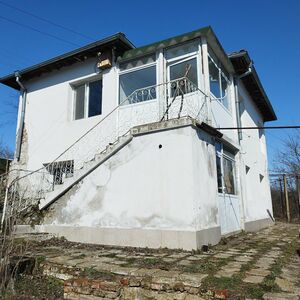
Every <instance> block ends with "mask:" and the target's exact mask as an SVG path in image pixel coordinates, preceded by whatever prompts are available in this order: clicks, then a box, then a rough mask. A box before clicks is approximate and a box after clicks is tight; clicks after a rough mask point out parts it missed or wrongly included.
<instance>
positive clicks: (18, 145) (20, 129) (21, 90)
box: [15, 71, 27, 161]
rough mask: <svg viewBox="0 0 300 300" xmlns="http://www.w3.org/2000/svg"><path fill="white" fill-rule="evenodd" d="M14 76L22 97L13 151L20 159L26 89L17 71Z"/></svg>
mask: <svg viewBox="0 0 300 300" xmlns="http://www.w3.org/2000/svg"><path fill="white" fill-rule="evenodd" d="M15 77H16V82H17V83H18V85H19V86H20V93H21V95H22V97H21V101H22V103H21V115H20V122H19V126H18V133H17V143H16V152H15V158H16V159H17V160H18V161H19V160H20V155H21V145H22V136H23V129H24V119H25V109H26V98H27V90H26V88H25V87H24V85H23V83H22V82H21V80H20V78H21V75H20V73H19V72H18V71H17V72H15Z"/></svg>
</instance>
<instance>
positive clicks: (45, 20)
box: [0, 1, 94, 41]
mask: <svg viewBox="0 0 300 300" xmlns="http://www.w3.org/2000/svg"><path fill="white" fill-rule="evenodd" d="M0 4H2V5H4V6H7V7H10V8H12V9H15V10H17V11H20V12H22V13H23V14H26V15H28V16H31V17H33V18H36V19H38V20H40V21H43V22H46V23H48V24H51V25H53V26H56V27H58V28H61V29H63V30H66V31H69V32H71V33H73V34H77V35H78V36H81V37H83V38H85V39H88V40H90V41H93V40H94V39H93V38H92V37H90V36H88V35H85V34H83V33H80V32H78V31H75V30H73V29H71V28H68V27H65V26H63V25H60V24H58V23H55V22H53V21H51V20H48V19H45V18H42V17H40V16H37V15H35V14H33V13H30V12H28V11H26V10H23V9H21V8H18V7H16V6H13V5H11V4H8V3H5V2H3V1H0Z"/></svg>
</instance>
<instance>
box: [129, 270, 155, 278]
mask: <svg viewBox="0 0 300 300" xmlns="http://www.w3.org/2000/svg"><path fill="white" fill-rule="evenodd" d="M157 271H159V269H144V268H140V269H137V270H134V271H131V272H130V275H131V276H136V277H147V276H152V274H154V273H155V272H157Z"/></svg>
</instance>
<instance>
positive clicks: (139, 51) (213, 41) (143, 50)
mask: <svg viewBox="0 0 300 300" xmlns="http://www.w3.org/2000/svg"><path fill="white" fill-rule="evenodd" d="M200 37H205V38H206V39H207V41H208V44H209V45H210V46H211V47H213V48H214V51H215V52H216V54H217V55H218V57H219V59H220V60H221V61H222V63H223V64H224V65H225V67H226V68H227V69H228V71H230V72H233V71H234V70H233V67H232V64H231V63H230V61H229V59H228V57H227V54H226V52H225V51H224V49H223V47H222V45H221V43H220V42H219V40H218V38H217V36H216V35H215V33H214V31H213V30H212V28H211V27H210V26H207V27H203V28H200V29H197V30H194V31H191V32H187V33H184V34H181V35H177V36H175V37H171V38H168V39H165V40H161V41H158V42H155V43H152V44H149V45H146V46H142V47H138V48H134V49H130V50H128V51H126V52H124V54H123V55H122V56H121V57H119V59H118V61H119V62H125V61H128V60H132V59H135V58H139V57H142V56H145V55H148V54H152V53H154V52H156V51H157V50H160V49H165V48H168V47H171V46H175V45H178V44H181V43H184V42H187V41H191V40H193V39H196V38H200Z"/></svg>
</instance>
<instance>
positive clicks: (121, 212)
mask: <svg viewBox="0 0 300 300" xmlns="http://www.w3.org/2000/svg"><path fill="white" fill-rule="evenodd" d="M0 82H1V83H2V84H5V85H8V86H10V87H12V88H14V89H17V90H20V105H19V115H18V128H17V142H16V153H15V159H14V162H13V167H12V169H13V170H15V171H12V173H11V174H12V175H11V189H13V190H14V191H16V192H15V193H9V194H8V195H10V196H8V197H12V199H6V200H7V208H6V210H7V211H8V210H9V205H11V203H12V202H14V204H15V205H17V206H18V209H25V208H26V207H27V206H29V205H30V204H39V208H40V210H43V211H44V214H45V217H44V220H43V222H42V223H41V224H39V225H36V226H35V227H34V229H32V228H31V227H29V226H26V225H24V226H19V227H18V229H19V230H23V231H35V232H50V233H54V234H58V235H60V236H65V237H66V238H67V239H69V240H72V241H80V242H90V243H99V244H109V245H121V246H124V245H126V246H140V247H145V246H147V247H154V248H157V247H170V248H183V249H196V248H200V247H201V246H202V245H203V244H216V243H217V242H218V241H219V240H220V238H221V237H222V236H226V235H228V234H232V233H235V232H239V231H240V230H246V231H254V230H258V229H260V228H263V227H266V226H268V225H269V224H271V218H270V215H272V205H271V196H270V187H269V179H268V171H267V154H266V141H265V134H264V131H263V130H262V129H260V130H253V129H242V130H241V129H239V130H237V129H232V128H237V127H239V128H240V127H243V128H244V127H257V126H262V125H263V124H264V122H266V121H272V120H276V115H275V113H274V111H273V108H272V106H271V104H270V102H269V100H268V97H267V95H266V93H265V91H264V89H263V87H262V84H261V82H260V80H259V77H258V75H257V73H256V71H255V68H254V66H253V64H252V61H251V59H250V57H249V55H248V53H247V52H246V51H244V50H243V51H240V52H237V53H233V54H230V55H227V54H226V53H225V52H224V50H223V48H222V46H221V44H220V42H219V41H218V39H217V38H216V36H215V34H214V32H213V31H212V29H211V28H210V27H206V28H202V29H199V30H196V31H193V32H190V33H186V34H183V35H180V36H176V37H172V38H170V39H167V40H164V41H159V42H157V43H154V44H151V45H147V46H144V47H140V48H135V47H134V46H133V45H132V43H131V42H130V41H128V40H127V39H126V37H125V35H124V34H122V33H118V34H116V35H113V36H111V37H108V38H106V39H104V40H101V41H97V42H95V43H92V44H89V45H87V46H85V47H82V48H80V49H77V50H75V51H72V52H69V53H66V54H64V55H61V56H59V57H56V58H54V59H51V60H48V61H46V62H43V63H41V64H38V65H35V66H32V67H30V68H27V69H25V70H21V71H19V72H16V73H15V74H12V75H8V76H6V77H3V78H1V79H0ZM226 128H227V129H226ZM228 128H231V129H228ZM16 195H17V196H16ZM9 203H10V204H9Z"/></svg>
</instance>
